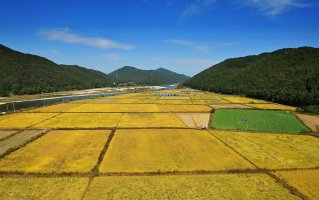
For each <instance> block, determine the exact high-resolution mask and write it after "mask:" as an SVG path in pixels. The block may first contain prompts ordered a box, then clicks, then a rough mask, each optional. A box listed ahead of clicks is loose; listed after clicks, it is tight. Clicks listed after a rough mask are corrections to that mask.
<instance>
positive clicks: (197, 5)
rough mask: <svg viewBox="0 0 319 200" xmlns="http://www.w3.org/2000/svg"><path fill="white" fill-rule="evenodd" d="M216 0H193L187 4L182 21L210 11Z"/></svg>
mask: <svg viewBox="0 0 319 200" xmlns="http://www.w3.org/2000/svg"><path fill="white" fill-rule="evenodd" d="M215 2H216V0H194V1H192V3H190V4H188V5H187V6H186V8H185V9H184V10H183V12H182V15H181V17H182V19H185V18H189V17H193V16H196V15H201V14H203V13H204V12H206V11H208V10H210V9H211V8H212V5H213V4H214V3H215Z"/></svg>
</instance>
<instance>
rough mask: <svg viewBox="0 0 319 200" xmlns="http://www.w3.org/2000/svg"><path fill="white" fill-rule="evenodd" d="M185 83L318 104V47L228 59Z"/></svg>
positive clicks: (186, 84) (199, 86) (205, 87)
mask: <svg viewBox="0 0 319 200" xmlns="http://www.w3.org/2000/svg"><path fill="white" fill-rule="evenodd" d="M184 85H185V86H189V87H192V88H196V89H202V90H209V91H213V92H218V93H226V94H238V95H245V96H249V97H255V98H260V99H265V100H270V101H274V102H278V103H284V104H289V105H295V106H307V105H319V49H318V48H311V47H301V48H291V49H281V50H278V51H274V52H272V53H263V54H260V55H257V56H247V57H242V58H233V59H228V60H225V61H224V62H221V63H219V64H217V65H215V66H212V67H210V68H209V69H206V70H204V71H203V72H201V73H199V74H197V75H195V76H194V77H193V78H192V79H190V80H188V81H187V82H185V83H184Z"/></svg>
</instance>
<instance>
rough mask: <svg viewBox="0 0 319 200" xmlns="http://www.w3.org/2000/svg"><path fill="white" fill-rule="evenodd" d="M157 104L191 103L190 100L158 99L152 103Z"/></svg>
mask: <svg viewBox="0 0 319 200" xmlns="http://www.w3.org/2000/svg"><path fill="white" fill-rule="evenodd" d="M154 103H157V104H192V103H193V102H192V101H191V100H190V99H188V100H187V99H174V100H170V99H159V100H156V101H154Z"/></svg>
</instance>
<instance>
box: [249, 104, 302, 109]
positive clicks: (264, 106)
mask: <svg viewBox="0 0 319 200" xmlns="http://www.w3.org/2000/svg"><path fill="white" fill-rule="evenodd" d="M245 105H247V106H250V107H253V108H259V109H267V110H290V111H295V110H296V107H292V106H286V105H280V104H274V103H268V104H245Z"/></svg>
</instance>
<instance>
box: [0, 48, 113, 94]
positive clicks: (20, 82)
mask: <svg viewBox="0 0 319 200" xmlns="http://www.w3.org/2000/svg"><path fill="white" fill-rule="evenodd" d="M0 77H1V78H0V96H7V95H8V94H10V93H13V94H17V95H19V94H36V93H43V92H55V91H61V90H73V89H86V88H96V87H104V86H108V85H110V79H109V77H108V76H107V75H106V74H104V73H102V72H99V71H95V70H91V69H86V68H84V67H79V66H75V65H74V66H73V65H72V66H68V65H58V64H56V63H54V62H52V61H50V60H48V59H46V58H43V57H40V56H35V55H31V54H24V53H20V52H17V51H14V50H12V49H9V48H7V47H5V46H3V45H0Z"/></svg>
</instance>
